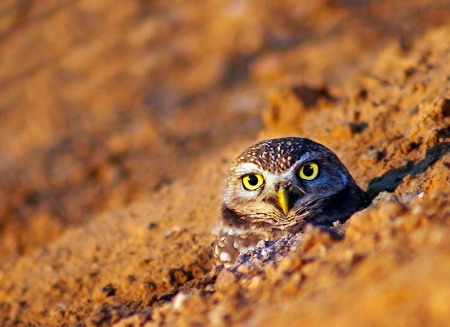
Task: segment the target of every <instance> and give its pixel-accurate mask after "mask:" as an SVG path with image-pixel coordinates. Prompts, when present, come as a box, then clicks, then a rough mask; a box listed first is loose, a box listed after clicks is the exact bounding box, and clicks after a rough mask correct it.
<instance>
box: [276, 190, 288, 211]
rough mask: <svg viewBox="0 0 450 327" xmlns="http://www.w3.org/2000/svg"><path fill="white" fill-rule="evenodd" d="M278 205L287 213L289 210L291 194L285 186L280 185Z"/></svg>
mask: <svg viewBox="0 0 450 327" xmlns="http://www.w3.org/2000/svg"><path fill="white" fill-rule="evenodd" d="M278 205H279V206H280V208H281V210H283V212H284V214H285V215H286V214H287V213H288V211H289V194H288V191H287V190H286V189H285V188H284V187H283V186H280V188H279V190H278Z"/></svg>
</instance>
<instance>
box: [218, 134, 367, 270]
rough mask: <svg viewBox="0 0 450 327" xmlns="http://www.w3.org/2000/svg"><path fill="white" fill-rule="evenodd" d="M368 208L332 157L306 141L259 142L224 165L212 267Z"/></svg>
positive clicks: (340, 164) (360, 192)
mask: <svg viewBox="0 0 450 327" xmlns="http://www.w3.org/2000/svg"><path fill="white" fill-rule="evenodd" d="M368 204H369V201H368V197H367V195H366V193H365V192H364V191H363V190H362V189H361V188H360V187H359V186H358V185H357V184H356V182H355V181H354V179H353V178H352V176H351V175H350V173H349V172H348V170H347V169H346V168H345V166H344V165H343V164H342V162H341V161H340V160H339V159H338V157H337V156H336V155H335V154H334V153H333V152H332V151H331V150H329V149H328V148H326V147H325V146H323V145H321V144H319V143H316V142H314V141H311V140H309V139H307V138H297V137H287V138H278V139H271V140H266V141H262V142H259V143H257V144H255V145H253V146H251V147H250V148H248V149H247V150H245V151H244V152H243V153H242V154H241V155H240V156H239V157H238V158H237V159H236V160H235V161H234V162H233V163H232V164H231V166H230V169H229V171H228V180H227V186H226V188H225V191H224V195H223V203H222V209H221V217H220V221H219V223H220V226H219V231H218V236H217V239H216V242H215V245H214V259H215V263H216V264H221V263H222V264H224V265H225V266H230V265H232V264H233V263H234V262H235V260H236V258H237V257H238V256H239V254H240V253H242V252H245V251H247V250H249V249H252V248H254V247H255V246H256V245H257V244H258V242H260V241H261V240H265V241H270V240H276V239H279V238H281V237H283V236H288V235H292V234H298V233H300V232H302V230H303V229H304V228H305V226H306V225H307V224H312V225H315V226H321V227H324V228H327V227H332V226H333V224H334V223H336V222H340V223H343V222H345V221H346V220H347V219H348V218H349V217H350V216H351V215H352V214H353V213H354V212H356V211H358V210H361V209H363V208H365V207H366V206H367V205H368Z"/></svg>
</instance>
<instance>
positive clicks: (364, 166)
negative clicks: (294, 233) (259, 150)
mask: <svg viewBox="0 0 450 327" xmlns="http://www.w3.org/2000/svg"><path fill="white" fill-rule="evenodd" d="M0 17H1V18H2V19H1V20H0V21H1V23H0V51H1V53H2V56H1V64H0V85H1V88H0V96H1V97H0V98H1V101H0V148H1V149H2V151H1V152H0V322H1V323H0V324H1V325H4V326H48V325H58V326H61V325H63V326H69V325H75V326H112V325H114V326H143V325H146V326H201V325H215V326H229V325H243V324H244V325H247V326H289V325H292V326H294V325H300V324H301V325H305V326H309V325H314V326H315V325H327V326H329V325H331V326H345V325H348V326H355V325H356V326H357V325H360V326H362V325H365V326H366V325H377V326H401V325H408V326H425V325H426V326H443V325H448V323H449V321H450V310H449V309H448V303H450V280H449V278H448V276H449V275H450V260H449V255H450V237H449V235H450V224H449V222H450V220H449V219H450V198H449V195H450V192H449V187H448V186H449V183H450V43H449V42H448V35H450V27H449V26H448V21H450V2H449V1H437V0H435V1H431V0H430V1H425V0H423V1H420V0H413V1H409V2H408V4H405V2H404V1H389V2H387V1H386V2H377V1H315V2H307V1H304V2H303V1H277V2H276V4H275V3H274V4H266V5H262V4H261V3H260V2H258V1H240V0H236V1H213V0H210V1H175V2H170V3H169V2H164V1H128V2H126V3H125V2H122V1H95V2H91V1H69V0H68V1H64V2H60V1H53V0H52V1H46V2H45V3H41V2H39V3H38V2H37V1H32V0H25V1H13V0H10V1H3V2H2V4H1V5H0ZM446 24H447V25H446ZM283 135H296V136H301V137H309V138H312V139H314V140H315V141H318V142H320V143H323V144H324V145H326V146H327V147H329V148H331V149H333V150H334V151H335V152H336V153H337V154H338V156H339V157H340V158H341V160H342V161H343V162H344V163H345V164H346V166H347V167H348V169H349V171H350V172H351V173H352V175H353V176H354V177H355V179H356V181H357V182H358V184H359V185H360V186H361V187H362V188H363V189H366V190H367V191H368V193H369V195H370V196H371V198H372V199H375V200H374V201H373V203H372V205H371V206H370V207H369V208H367V209H365V210H364V211H361V212H358V213H356V214H355V215H354V216H353V217H352V218H350V220H349V222H348V224H347V225H346V232H345V236H344V237H343V238H342V239H340V240H337V239H336V238H333V237H331V236H330V235H329V234H327V233H325V232H323V231H320V230H318V229H314V228H309V227H308V229H307V230H306V232H305V234H304V237H303V239H302V240H301V241H300V242H299V243H296V240H289V239H288V240H280V241H279V242H278V243H275V244H267V246H268V247H269V248H268V251H266V252H267V253H272V254H273V257H264V258H261V256H260V253H259V252H255V253H253V254H251V255H249V257H248V258H245V259H243V260H242V262H241V263H240V264H238V265H236V266H235V267H233V268H231V269H223V268H222V267H213V266H212V264H211V252H212V246H211V243H212V241H213V239H214V235H213V234H212V233H211V231H212V230H213V229H214V227H215V226H216V222H217V220H216V219H217V215H218V213H219V207H220V202H221V196H222V194H221V192H222V188H223V186H224V182H225V174H226V170H227V167H228V164H229V162H230V161H231V160H232V159H234V157H235V156H236V155H237V154H239V153H240V152H241V151H242V150H243V149H244V148H246V147H247V146H248V145H250V144H251V143H253V142H255V141H257V140H260V139H262V138H269V137H275V136H283ZM274 251H275V252H274Z"/></svg>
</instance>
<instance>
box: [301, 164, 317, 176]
mask: <svg viewBox="0 0 450 327" xmlns="http://www.w3.org/2000/svg"><path fill="white" fill-rule="evenodd" d="M313 173H314V169H313V168H312V167H311V165H308V166H305V168H304V169H303V174H305V176H308V177H309V176H311V175H312V174H313Z"/></svg>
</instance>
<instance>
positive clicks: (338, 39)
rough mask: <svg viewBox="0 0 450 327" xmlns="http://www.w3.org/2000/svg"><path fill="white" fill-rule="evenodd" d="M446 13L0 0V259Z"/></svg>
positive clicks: (234, 135)
mask: <svg viewBox="0 0 450 327" xmlns="http://www.w3.org/2000/svg"><path fill="white" fill-rule="evenodd" d="M449 19H450V1H449V0H428V1H427V0H410V1H408V2H407V3H406V2H405V1H401V0H390V1H387V0H386V1H382V0H379V1H375V0H373V1H371V0H359V1H358V0H340V1H339V0H318V1H306V0H305V1H300V0H280V1H272V2H261V1H257V0H202V1H199V0H184V1H183V0H174V1H162V0H134V1H132V0H130V1H118V0H109V1H106V0H96V1H90V0H64V1H62V0H46V1H37V0H3V1H1V3H0V266H1V265H3V264H5V263H8V262H11V261H13V260H14V259H16V258H18V257H19V256H20V255H22V254H24V253H28V252H30V251H32V250H33V249H36V248H37V247H41V246H43V245H45V244H47V243H48V242H49V241H50V240H52V239H54V238H55V237H57V236H58V235H60V233H61V232H62V231H63V230H64V229H65V228H67V227H69V226H77V225H80V224H83V223H86V222H87V221H88V220H89V219H91V218H92V217H93V216H95V215H96V214H98V213H100V212H102V211H105V210H110V209H116V208H121V207H123V206H124V205H126V204H127V203H129V202H131V201H133V200H136V199H141V198H143V197H146V196H149V195H150V194H151V193H152V192H153V191H155V190H158V189H159V188H160V187H161V186H163V185H165V184H167V183H170V182H171V181H173V180H174V179H177V178H181V177H184V176H186V175H188V174H190V172H191V171H193V170H195V168H196V166H197V164H198V162H199V161H200V160H201V158H207V157H208V156H212V155H214V154H215V153H216V152H217V151H218V150H219V149H221V148H222V147H224V146H225V145H227V144H230V143H231V142H233V141H236V140H240V139H245V138H256V137H257V136H258V131H259V130H260V129H261V127H262V126H263V124H264V123H263V120H262V119H261V113H262V112H263V111H264V108H265V107H266V106H267V101H268V100H267V97H268V95H270V93H271V92H272V91H273V90H282V89H286V88H293V87H299V86H302V87H309V86H311V87H319V88H320V87H327V88H339V87H342V86H343V85H345V83H346V81H348V80H349V79H352V78H355V74H356V73H357V72H361V71H364V69H366V68H369V67H371V64H372V62H373V58H375V57H376V56H377V52H378V51H381V50H382V49H383V48H384V47H385V46H387V45H389V44H395V45H396V46H398V47H400V48H401V49H404V50H405V51H407V50H408V48H409V47H410V46H411V40H412V39H414V38H416V37H417V36H418V35H419V34H422V33H425V32H426V31H427V30H428V29H430V28H433V27H436V26H439V25H443V24H448V22H449ZM337 47H338V48H339V49H340V50H339V52H336V51H335V49H336V48H337ZM305 101H306V100H305Z"/></svg>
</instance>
